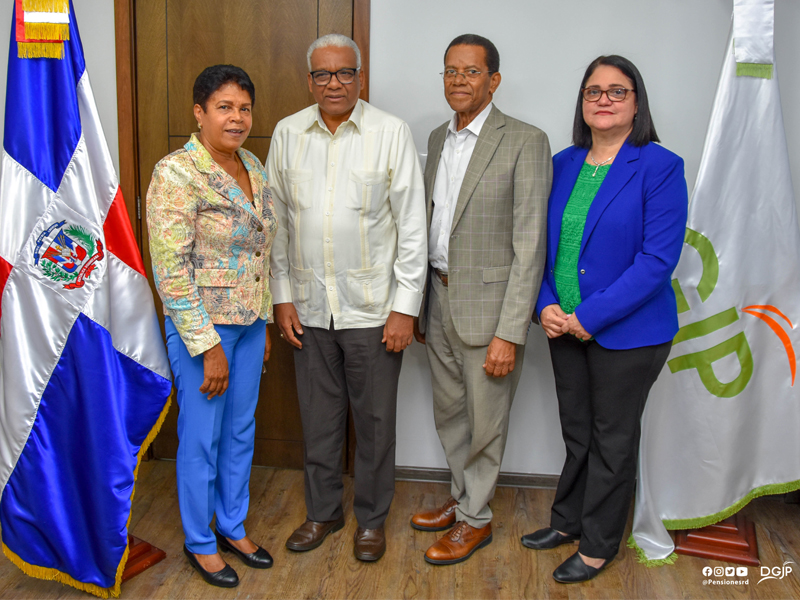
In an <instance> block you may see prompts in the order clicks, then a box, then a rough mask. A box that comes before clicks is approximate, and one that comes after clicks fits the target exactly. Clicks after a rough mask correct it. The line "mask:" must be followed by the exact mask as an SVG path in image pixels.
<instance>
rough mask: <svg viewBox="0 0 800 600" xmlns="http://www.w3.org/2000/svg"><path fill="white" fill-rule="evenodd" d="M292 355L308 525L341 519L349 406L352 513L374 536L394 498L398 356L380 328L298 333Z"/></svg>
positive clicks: (400, 358) (307, 330) (401, 358)
mask: <svg viewBox="0 0 800 600" xmlns="http://www.w3.org/2000/svg"><path fill="white" fill-rule="evenodd" d="M303 331H304V333H303V335H302V336H298V339H300V341H301V342H303V348H302V349H300V350H298V349H295V351H294V361H295V362H294V364H295V375H296V379H297V395H298V399H299V404H300V418H301V420H302V423H303V458H304V470H305V494H306V510H307V511H308V518H309V519H311V520H312V521H333V520H335V519H338V518H339V517H340V516H341V515H342V491H343V489H344V485H343V483H342V446H343V444H344V439H345V432H346V430H347V406H348V404H349V405H350V406H351V407H352V409H353V424H354V426H355V431H356V456H355V465H354V470H355V474H354V475H355V481H354V488H355V489H354V492H355V499H354V501H353V512H354V513H355V516H356V520H357V521H358V524H359V525H360V526H361V527H364V528H366V529H377V528H378V527H380V526H381V525H383V522H384V521H385V520H386V516H387V515H388V514H389V507H390V505H391V503H392V498H393V497H394V462H395V441H396V439H397V436H396V431H395V425H396V420H397V382H398V379H399V377H400V366H401V364H402V361H403V353H402V352H387V351H386V345H385V344H382V343H381V338H382V337H383V325H381V326H380V327H370V328H367V329H342V330H338V331H337V330H334V328H333V322H332V321H331V327H330V329H321V328H317V327H303Z"/></svg>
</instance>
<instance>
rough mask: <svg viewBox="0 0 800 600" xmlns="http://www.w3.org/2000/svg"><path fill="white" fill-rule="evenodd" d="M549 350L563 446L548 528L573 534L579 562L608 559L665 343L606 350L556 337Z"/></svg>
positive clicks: (620, 527) (623, 517) (624, 516)
mask: <svg viewBox="0 0 800 600" xmlns="http://www.w3.org/2000/svg"><path fill="white" fill-rule="evenodd" d="M549 343H550V358H551V360H552V362H553V371H554V373H555V379H556V393H557V395H558V410H559V415H560V417H561V432H562V435H563V437H564V443H565V444H566V447H567V459H566V461H565V462H564V468H563V470H562V471H561V478H560V479H559V482H558V488H557V489H556V497H555V500H554V501H553V508H552V511H551V517H550V526H551V527H553V528H554V529H557V530H558V531H562V532H564V533H570V534H573V535H580V536H581V542H580V547H579V550H580V552H581V554H583V555H584V556H589V557H591V558H605V559H611V558H613V557H614V556H615V555H616V554H617V550H618V549H619V544H620V541H621V540H622V534H623V533H624V530H625V524H626V522H627V520H628V510H629V509H630V504H631V498H632V497H633V491H634V483H635V480H636V467H637V458H638V455H639V437H640V435H641V417H642V411H643V410H644V404H645V401H646V400H647V395H648V394H649V393H650V388H651V387H652V386H653V383H654V382H655V380H656V378H657V377H658V374H659V373H660V372H661V369H662V367H663V366H664V363H665V362H666V360H667V357H668V356H669V351H670V348H671V346H672V342H666V343H663V344H659V345H657V346H644V347H641V348H633V349H630V350H609V349H607V348H603V347H602V346H601V345H600V344H598V343H597V342H596V341H594V340H592V341H589V342H582V341H581V340H579V339H577V338H575V337H573V336H571V335H563V336H561V337H557V338H554V339H551V340H549Z"/></svg>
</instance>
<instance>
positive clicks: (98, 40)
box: [0, 0, 119, 173]
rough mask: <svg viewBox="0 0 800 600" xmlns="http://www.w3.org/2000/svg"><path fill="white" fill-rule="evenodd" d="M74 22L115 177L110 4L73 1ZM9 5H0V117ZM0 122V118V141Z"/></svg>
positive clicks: (114, 80)
mask: <svg viewBox="0 0 800 600" xmlns="http://www.w3.org/2000/svg"><path fill="white" fill-rule="evenodd" d="M73 2H74V6H75V18H76V19H77V21H78V27H79V29H80V33H81V41H82V42H83V53H84V55H85V57H86V69H87V71H89V80H90V81H91V83H92V91H93V92H94V97H95V101H96V103H97V111H98V112H99V113H100V122H101V123H102V125H103V132H104V133H105V135H106V141H107V142H108V149H109V151H110V152H111V159H112V160H113V161H114V167H115V168H116V169H117V172H118V173H119V136H118V133H117V64H116V53H115V45H114V40H115V36H114V3H113V2H112V0H73ZM12 5H13V2H11V1H10V0H9V1H6V2H2V3H0V69H2V72H3V76H2V77H0V115H4V114H5V105H6V77H5V71H6V66H7V65H8V46H9V42H10V39H9V35H10V32H11V7H12ZM4 122H5V121H4V119H2V118H0V139H2V136H3V125H4Z"/></svg>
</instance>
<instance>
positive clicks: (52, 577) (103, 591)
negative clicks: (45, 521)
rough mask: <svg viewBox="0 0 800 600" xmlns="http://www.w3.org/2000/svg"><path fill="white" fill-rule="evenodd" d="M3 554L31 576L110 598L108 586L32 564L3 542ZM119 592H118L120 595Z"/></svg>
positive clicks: (126, 552)
mask: <svg viewBox="0 0 800 600" xmlns="http://www.w3.org/2000/svg"><path fill="white" fill-rule="evenodd" d="M3 554H5V555H6V557H7V558H8V560H10V561H11V562H12V563H13V564H14V565H16V566H17V567H18V568H19V570H20V571H22V572H23V573H25V575H28V576H30V577H35V578H36V579H46V580H47V581H58V582H59V583H65V584H67V585H71V586H72V587H74V588H77V589H79V590H81V591H82V592H89V593H90V594H94V595H95V596H98V597H100V598H108V595H109V590H108V589H107V588H101V587H100V586H99V585H95V584H93V583H83V582H82V581H78V580H77V579H73V578H72V577H70V576H69V575H67V574H66V573H62V572H61V571H59V570H57V569H50V568H48V567H39V566H37V565H31V564H28V563H26V562H25V561H24V560H22V559H21V558H20V557H19V556H17V555H16V554H14V553H13V552H12V551H11V550H9V548H8V546H6V545H5V544H3ZM127 554H128V551H127V549H126V550H125V555H126V556H125V558H126V559H127ZM118 596H119V594H117V596H115V597H118Z"/></svg>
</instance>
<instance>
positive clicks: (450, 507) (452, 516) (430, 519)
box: [411, 497, 458, 531]
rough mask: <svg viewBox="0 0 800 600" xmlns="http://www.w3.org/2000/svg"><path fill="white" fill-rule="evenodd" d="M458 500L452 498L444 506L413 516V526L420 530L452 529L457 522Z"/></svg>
mask: <svg viewBox="0 0 800 600" xmlns="http://www.w3.org/2000/svg"><path fill="white" fill-rule="evenodd" d="M457 506H458V501H457V500H456V499H455V498H452V497H451V498H450V499H449V500H448V501H447V502H445V503H444V506H441V507H440V508H437V509H436V510H432V511H429V512H421V513H417V514H415V515H414V516H413V517H411V526H412V527H413V528H414V529H419V530H420V531H444V530H445V529H450V528H451V527H452V526H453V525H454V524H455V522H456V507H457Z"/></svg>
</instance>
